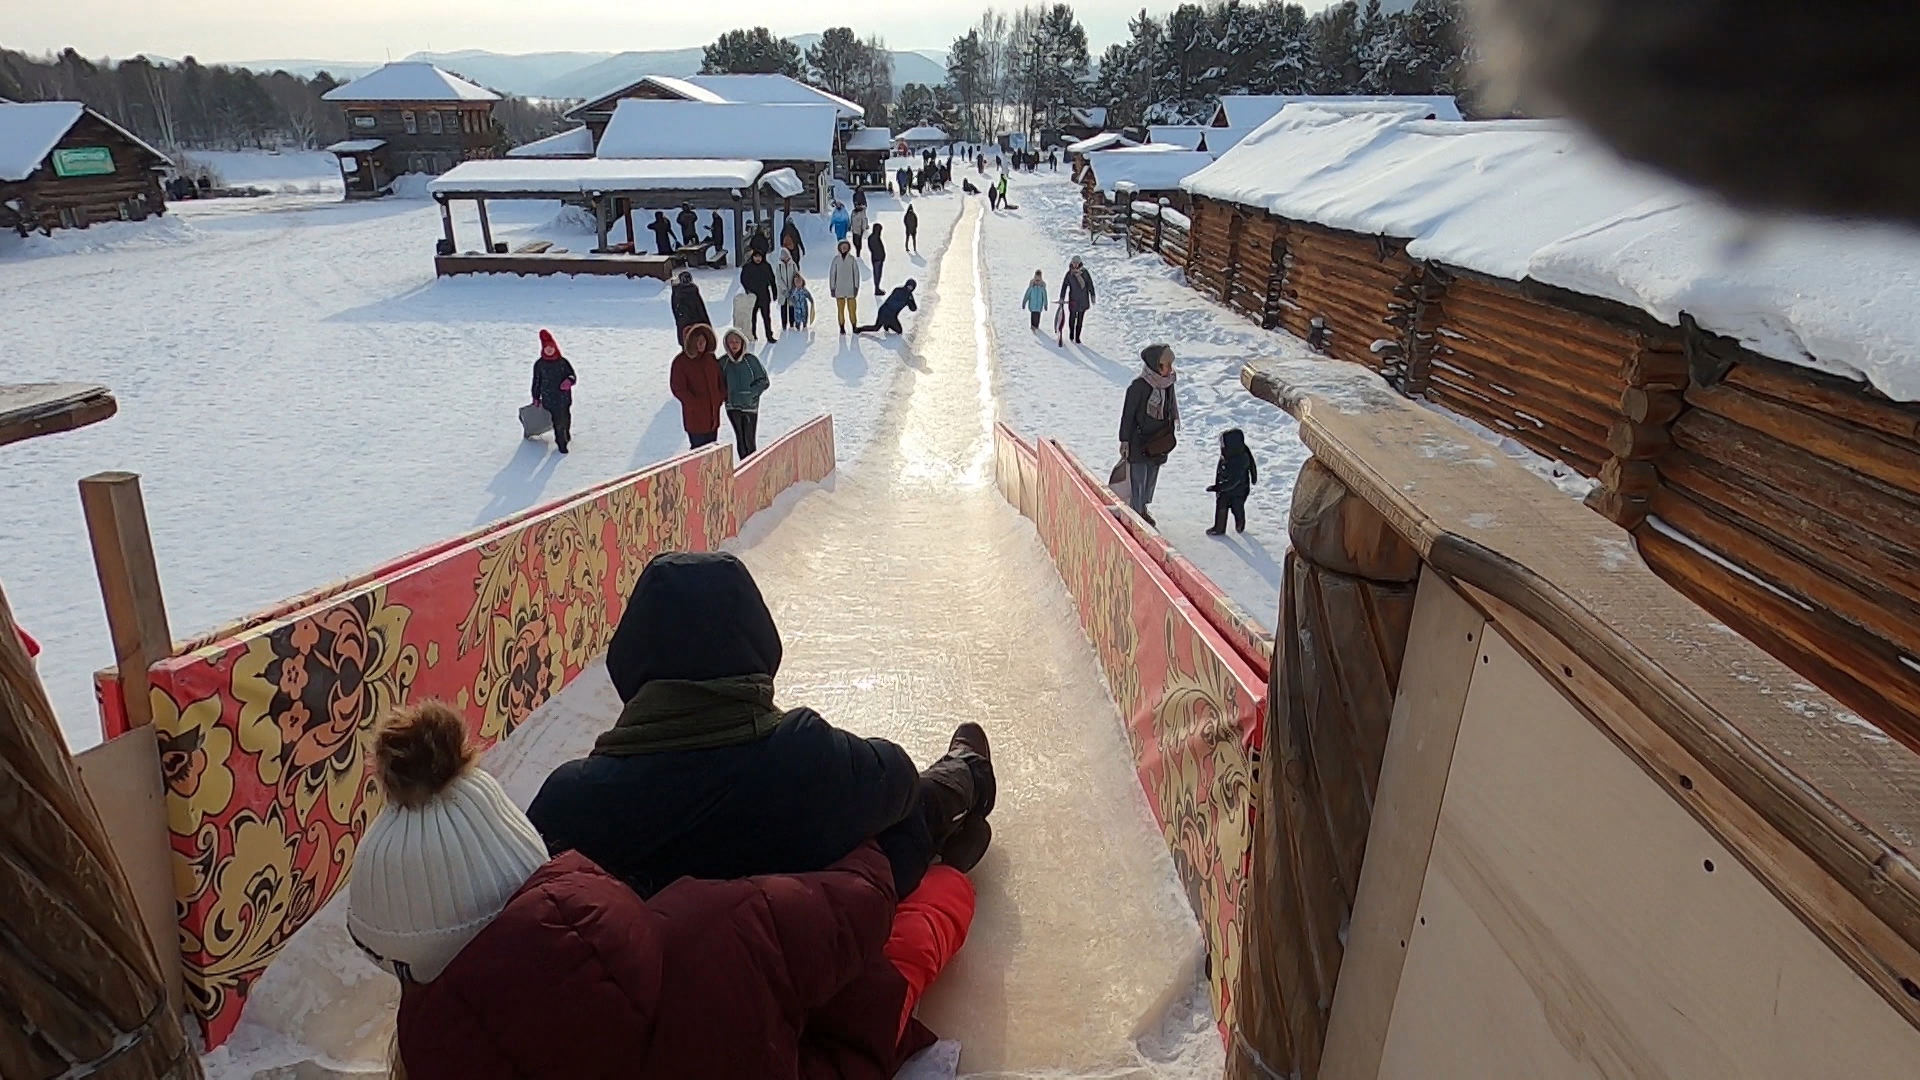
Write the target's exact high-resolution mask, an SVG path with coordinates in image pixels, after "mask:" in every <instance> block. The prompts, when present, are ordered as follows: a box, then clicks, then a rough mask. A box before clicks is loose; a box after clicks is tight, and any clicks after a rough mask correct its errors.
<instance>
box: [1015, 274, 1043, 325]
mask: <svg viewBox="0 0 1920 1080" xmlns="http://www.w3.org/2000/svg"><path fill="white" fill-rule="evenodd" d="M1020 306H1021V307H1023V308H1026V309H1027V322H1028V325H1030V326H1032V327H1033V329H1034V332H1036V333H1038V332H1039V330H1040V315H1041V313H1042V312H1044V311H1046V310H1047V306H1048V305H1047V279H1046V277H1045V276H1043V275H1042V274H1041V273H1040V271H1038V270H1035V271H1034V272H1033V280H1032V281H1031V282H1029V283H1028V284H1027V292H1026V295H1025V296H1023V297H1021V299H1020Z"/></svg>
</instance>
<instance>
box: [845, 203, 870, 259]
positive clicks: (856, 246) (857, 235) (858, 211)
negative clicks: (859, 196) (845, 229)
mask: <svg viewBox="0 0 1920 1080" xmlns="http://www.w3.org/2000/svg"><path fill="white" fill-rule="evenodd" d="M849 224H850V225H851V226H852V233H851V235H850V237H849V239H851V240H852V241H853V253H854V254H855V255H860V254H861V251H860V244H861V242H862V241H864V240H865V239H866V238H867V204H866V203H859V204H857V205H855V206H854V208H853V217H852V218H851V219H850V222H849Z"/></svg>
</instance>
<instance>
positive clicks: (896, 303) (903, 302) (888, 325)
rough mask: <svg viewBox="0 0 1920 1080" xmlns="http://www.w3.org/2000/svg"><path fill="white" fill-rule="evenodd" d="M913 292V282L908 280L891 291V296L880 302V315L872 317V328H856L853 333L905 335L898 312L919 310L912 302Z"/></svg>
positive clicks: (910, 279)
mask: <svg viewBox="0 0 1920 1080" xmlns="http://www.w3.org/2000/svg"><path fill="white" fill-rule="evenodd" d="M913 290H914V280H913V279H912V278H908V279H907V283H906V284H905V285H902V286H900V287H899V288H897V289H895V290H893V292H892V294H891V295H889V296H888V297H887V298H886V300H884V301H882V302H881V304H880V313H879V314H877V315H875V316H874V317H873V325H872V326H856V327H854V328H853V332H854V333H856V334H871V333H873V332H875V331H878V330H891V331H893V332H894V333H896V334H904V333H906V330H904V329H902V328H901V326H900V312H901V311H903V310H905V311H919V310H920V305H919V304H916V303H914V302H913Z"/></svg>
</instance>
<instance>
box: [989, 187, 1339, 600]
mask: <svg viewBox="0 0 1920 1080" xmlns="http://www.w3.org/2000/svg"><path fill="white" fill-rule="evenodd" d="M1010 196H1011V198H1012V201H1013V204H1014V206H1016V207H1018V209H1016V210H1009V211H1003V212H1001V213H998V214H993V215H990V216H989V218H988V220H987V234H986V264H987V275H986V276H987V288H988V289H989V290H990V302H991V304H992V308H993V332H994V338H995V341H996V344H997V346H998V350H999V360H1000V387H1001V391H1000V392H1001V401H1002V406H1003V408H1004V409H1005V413H1006V418H1007V422H1008V424H1009V425H1010V426H1012V427H1013V428H1014V429H1015V430H1017V431H1019V432H1021V433H1022V434H1024V435H1027V436H1029V437H1035V436H1047V437H1052V438H1056V439H1059V440H1060V441H1061V442H1062V443H1064V444H1066V446H1067V448H1068V449H1070V450H1072V451H1073V452H1074V453H1075V454H1076V455H1078V456H1079V458H1080V460H1081V461H1083V462H1085V463H1086V465H1087V467H1088V468H1090V469H1093V470H1094V471H1096V472H1098V473H1101V474H1102V475H1104V474H1105V473H1106V471H1107V470H1108V469H1110V468H1112V467H1113V465H1114V463H1115V462H1116V461H1118V460H1119V451H1120V441H1119V433H1120V404H1121V400H1122V398H1123V397H1124V396H1125V394H1126V390H1127V384H1128V383H1130V382H1132V381H1133V378H1134V376H1135V375H1137V374H1138V373H1139V372H1140V369H1141V362H1140V350H1141V349H1142V348H1144V347H1146V346H1147V345H1149V344H1153V343H1156V342H1165V343H1167V344H1170V345H1172V346H1173V351H1174V353H1175V356H1176V357H1177V359H1176V361H1175V370H1176V372H1177V373H1178V381H1177V383H1176V392H1177V394H1178V399H1179V403H1180V446H1179V448H1178V449H1176V450H1175V451H1174V453H1173V456H1172V457H1171V458H1170V459H1169V460H1168V462H1167V464H1166V467H1165V468H1163V469H1162V470H1161V471H1160V483H1159V488H1158V490H1157V492H1156V494H1155V497H1154V504H1153V516H1154V518H1155V520H1156V521H1158V522H1159V526H1160V531H1161V532H1162V533H1164V534H1165V535H1166V536H1167V538H1168V539H1170V540H1172V541H1173V543H1174V545H1175V546H1176V547H1178V548H1179V549H1180V550H1181V552H1182V553H1184V554H1185V555H1187V556H1188V557H1189V558H1191V559H1192V560H1193V561H1194V563H1195V564H1196V565H1198V566H1199V567H1200V569H1201V570H1203V571H1205V572H1206V574H1207V576H1209V577H1211V578H1212V579H1213V580H1214V581H1215V582H1216V583H1218V584H1219V585H1220V587H1221V588H1223V589H1225V590H1226V591H1227V593H1228V594H1229V595H1231V596H1232V597H1233V598H1234V599H1235V600H1238V601H1239V602H1240V604H1241V606H1242V607H1245V608H1246V609H1247V611H1248V612H1249V613H1250V614H1252V615H1253V616H1254V617H1255V618H1257V619H1259V620H1260V621H1261V622H1262V623H1263V624H1265V625H1267V626H1269V627H1270V626H1272V625H1273V623H1274V621H1275V619H1276V618H1277V616H1278V612H1279V598H1280V573H1281V566H1282V565H1283V562H1284V558H1285V554H1286V551H1287V507H1288V504H1289V502H1290V500H1291V496H1292V492H1293V480H1294V476H1295V475H1296V474H1297V473H1298V472H1299V471H1300V465H1301V463H1302V462H1304V461H1305V460H1306V458H1307V450H1306V448H1305V447H1304V446H1302V445H1301V443H1300V440H1299V438H1298V436H1297V434H1296V430H1297V429H1296V428H1295V426H1294V424H1293V421H1292V420H1291V419H1290V418H1288V417H1287V415H1286V414H1285V413H1283V412H1281V411H1280V410H1278V409H1276V408H1274V407H1273V406H1272V405H1270V404H1268V403H1266V402H1264V401H1261V400H1259V399H1258V398H1255V397H1254V396H1253V395H1251V394H1249V393H1247V391H1246V389H1245V388H1244V387H1242V386H1241V385H1240V369H1241V368H1242V367H1243V366H1245V364H1246V362H1247V361H1248V360H1251V359H1254V358H1256V357H1285V356H1307V357H1310V356H1312V355H1313V354H1312V353H1311V352H1309V351H1308V350H1307V348H1306V345H1305V344H1304V343H1303V342H1301V341H1299V340H1298V339H1295V338H1293V337H1290V336H1288V335H1286V334H1281V333H1273V332H1269V331H1265V330H1262V329H1260V328H1259V327H1258V326H1255V325H1253V324H1252V323H1250V322H1248V321H1247V320H1246V319H1244V318H1242V317H1241V316H1239V315H1238V314H1236V313H1234V312H1232V311H1229V310H1227V309H1226V308H1224V307H1221V306H1220V305H1218V304H1215V303H1213V302H1211V301H1209V300H1207V299H1205V298H1204V297H1202V296H1201V295H1200V294H1198V293H1196V292H1194V291H1193V290H1192V289H1189V288H1187V287H1186V285H1184V284H1183V283H1182V282H1181V273H1180V271H1179V270H1176V269H1174V268H1173V267H1170V266H1168V265H1167V264H1166V263H1165V262H1164V261H1162V260H1161V259H1159V258H1158V257H1156V256H1152V255H1137V256H1134V257H1133V258H1131V259H1130V258H1128V257H1127V253H1126V248H1125V247H1124V246H1123V245H1122V244H1120V243H1119V242H1117V241H1113V240H1102V241H1100V242H1099V243H1097V244H1095V243H1090V242H1089V240H1088V237H1087V234H1086V233H1085V232H1082V231H1081V230H1080V227H1079V226H1080V191H1079V189H1078V188H1076V187H1074V186H1073V185H1072V184H1071V183H1069V182H1068V180H1067V174H1066V172H1065V171H1064V170H1062V171H1061V172H1059V173H1048V172H1038V173H1034V174H1032V175H1019V176H1015V177H1013V179H1012V187H1011V191H1010ZM1074 255H1079V256H1080V257H1081V258H1082V259H1083V260H1085V262H1086V265H1087V269H1088V270H1089V271H1090V272H1091V273H1092V275H1093V282H1094V288H1095V290H1096V292H1097V299H1096V300H1095V303H1094V307H1093V310H1092V311H1090V312H1089V313H1088V314H1087V323H1086V331H1085V333H1084V334H1082V335H1081V340H1082V342H1083V344H1082V345H1078V346H1076V345H1074V344H1073V343H1071V342H1068V343H1067V345H1066V347H1065V348H1060V347H1058V346H1056V345H1055V344H1054V341H1055V338H1054V334H1053V313H1052V312H1051V311H1049V312H1048V313H1047V315H1046V317H1045V318H1043V319H1042V320H1041V330H1040V332H1039V333H1035V332H1034V331H1032V330H1031V329H1029V327H1028V320H1027V313H1026V312H1025V311H1023V310H1022V309H1021V307H1020V299H1021V294H1022V293H1024V292H1025V291H1026V288H1027V283H1028V282H1029V281H1031V280H1032V278H1033V272H1034V271H1035V270H1039V271H1041V272H1042V273H1044V274H1045V275H1046V281H1047V288H1048V291H1049V293H1050V294H1051V295H1052V296H1053V297H1055V298H1056V299H1057V298H1058V296H1059V294H1060V281H1061V278H1062V276H1063V275H1064V274H1065V273H1066V270H1067V260H1068V259H1069V258H1071V257H1072V256H1074ZM1232 427H1238V428H1240V429H1242V430H1243V431H1245V432H1246V435H1247V445H1248V446H1249V447H1251V448H1252V449H1253V454H1254V460H1255V461H1256V463H1257V464H1258V465H1259V469H1260V483H1259V484H1258V485H1256V486H1255V488H1254V490H1253V495H1252V497H1251V498H1249V499H1248V500H1247V531H1246V534H1245V535H1237V534H1235V533H1234V532H1232V531H1231V527H1229V531H1228V533H1227V535H1226V536H1225V537H1221V538H1218V539H1216V538H1214V537H1210V536H1207V535H1206V530H1207V528H1208V526H1210V525H1212V524H1213V496H1212V495H1210V494H1208V492H1207V490H1206V489H1207V485H1209V484H1211V483H1213V470H1214V466H1215V464H1216V463H1218V461H1219V457H1220V433H1221V432H1223V431H1225V430H1226V429H1228V428H1232Z"/></svg>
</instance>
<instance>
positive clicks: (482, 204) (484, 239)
mask: <svg viewBox="0 0 1920 1080" xmlns="http://www.w3.org/2000/svg"><path fill="white" fill-rule="evenodd" d="M473 205H475V206H477V207H479V208H480V247H481V250H482V251H483V252H484V253H485V254H488V255H491V254H493V226H492V224H491V223H489V222H488V221H487V200H485V199H475V200H473ZM603 231H604V230H603ZM600 246H601V247H605V246H606V245H605V244H604V243H603V244H601V245H600Z"/></svg>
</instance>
